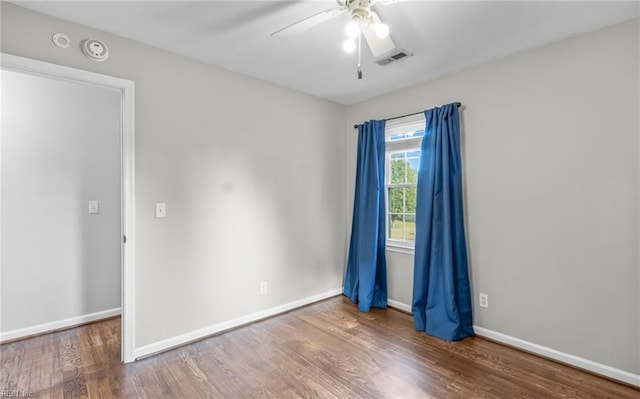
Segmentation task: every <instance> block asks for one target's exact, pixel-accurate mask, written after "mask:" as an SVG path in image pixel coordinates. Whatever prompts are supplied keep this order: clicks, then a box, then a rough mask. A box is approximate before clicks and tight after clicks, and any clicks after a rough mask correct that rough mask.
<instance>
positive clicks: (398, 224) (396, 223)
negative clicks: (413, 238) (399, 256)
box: [389, 215, 404, 240]
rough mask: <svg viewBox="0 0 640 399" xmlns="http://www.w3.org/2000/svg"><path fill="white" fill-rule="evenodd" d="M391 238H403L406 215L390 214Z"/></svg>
mask: <svg viewBox="0 0 640 399" xmlns="http://www.w3.org/2000/svg"><path fill="white" fill-rule="evenodd" d="M389 226H390V232H389V238H390V239H392V240H402V239H403V234H404V215H389Z"/></svg>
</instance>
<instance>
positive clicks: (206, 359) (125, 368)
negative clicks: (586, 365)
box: [0, 297, 640, 399]
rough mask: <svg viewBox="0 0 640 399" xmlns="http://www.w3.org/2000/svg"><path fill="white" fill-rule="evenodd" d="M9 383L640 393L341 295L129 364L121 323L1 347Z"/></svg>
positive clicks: (68, 389) (349, 391) (396, 392)
mask: <svg viewBox="0 0 640 399" xmlns="http://www.w3.org/2000/svg"><path fill="white" fill-rule="evenodd" d="M0 389H8V390H20V391H23V392H31V393H33V395H34V396H33V397H35V398H136V399H138V398H149V399H158V398H187V397H188V398H278V399H280V398H330V399H333V398H367V399H374V398H427V399H428V398H434V399H436V398H437V399H443V398H491V399H495V398H543V399H548V398H552V399H553V398H621V399H625V398H634V399H638V398H640V390H638V389H633V388H631V387H629V386H626V385H623V384H618V383H616V382H613V381H610V380H607V379H604V378H599V377H597V376H594V375H592V374H589V373H586V372H583V371H581V370H578V369H575V368H572V367H568V366H565V365H562V364H559V363H556V362H553V361H550V360H546V359H543V358H540V357H537V356H535V355H532V354H528V353H524V352H521V351H518V350H515V349H513V348H509V347H506V346H503V345H500V344H497V343H495V342H491V341H489V340H485V339H482V338H468V339H465V340H463V341H461V342H446V341H442V340H439V339H437V338H433V337H430V336H428V335H426V334H424V333H419V332H416V331H415V330H414V328H413V322H412V319H411V316H410V315H407V314H404V313H401V312H398V311H395V310H382V309H373V310H372V311H371V312H369V313H362V312H360V311H358V309H357V307H356V306H355V305H353V304H352V303H350V302H349V300H348V299H346V298H344V297H336V298H331V299H329V300H326V301H323V302H319V303H316V304H314V305H310V306H307V307H304V308H301V309H298V310H295V311H292V312H289V313H286V314H283V315H280V316H277V317H274V318H270V319H267V320H263V321H261V322H258V323H254V324H251V325H249V326H245V327H242V328H239V329H236V330H232V331H229V332H226V333H224V334H220V335H218V336H214V337H210V338H207V339H204V340H201V341H199V342H196V343H193V344H190V345H187V346H184V347H180V348H176V349H174V350H171V351H168V352H165V353H161V354H158V355H156V356H152V357H149V358H146V359H142V360H139V361H137V362H135V363H132V364H126V365H124V364H122V363H120V320H119V319H117V318H116V319H109V320H105V321H102V322H98V323H94V324H90V325H86V326H81V327H78V328H74V329H70V330H66V331H60V332H56V333H52V334H48V335H42V336H39V337H34V338H30V339H26V340H23V341H15V342H12V343H8V344H4V345H1V346H0Z"/></svg>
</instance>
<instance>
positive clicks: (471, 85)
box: [346, 19, 640, 374]
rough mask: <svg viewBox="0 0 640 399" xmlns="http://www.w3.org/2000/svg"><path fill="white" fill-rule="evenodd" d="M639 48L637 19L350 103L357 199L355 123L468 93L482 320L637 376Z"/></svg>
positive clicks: (466, 144)
mask: <svg viewBox="0 0 640 399" xmlns="http://www.w3.org/2000/svg"><path fill="white" fill-rule="evenodd" d="M638 46H639V42H638V20H637V19H635V20H632V21H629V22H624V23H622V24H619V25H616V26H613V27H609V28H606V29H603V30H600V31H596V32H593V33H590V34H587V35H583V36H579V37H575V38H572V39H569V40H564V41H562V42H558V43H555V44H551V45H548V46H545V47H542V48H538V49H534V50H531V51H527V52H523V53H521V54H518V55H515V56H512V57H508V58H505V59H502V60H499V61H496V62H492V63H489V64H486V65H484V66H480V67H476V68H473V69H470V70H466V71H463V72H461V73H458V74H455V75H451V76H447V77H444V78H441V79H439V80H436V81H434V82H431V83H427V84H423V85H418V86H415V87H412V88H409V89H406V90H402V91H398V92H395V93H393V94H389V95H385V96H382V97H378V98H375V99H372V100H370V101H367V102H365V103H362V104H357V105H353V106H350V107H349V108H348V110H347V128H346V129H347V137H348V143H347V154H348V160H347V166H348V168H349V173H348V177H347V193H348V194H347V201H346V202H347V204H348V206H351V204H352V198H353V182H354V166H355V156H356V139H357V137H356V134H355V132H354V129H353V127H352V126H353V124H354V123H360V122H362V121H364V120H367V119H373V118H384V117H390V116H394V115H402V114H406V113H408V112H411V111H419V110H422V109H427V108H431V107H434V106H438V105H441V104H445V103H449V102H453V101H461V102H462V103H463V104H464V109H463V110H462V112H461V115H462V122H463V143H462V146H463V162H464V174H465V184H466V186H465V191H466V192H465V194H466V198H465V199H466V223H467V236H468V248H469V251H470V273H471V277H472V290H473V298H474V311H475V312H474V319H475V320H474V321H475V324H476V325H478V326H481V327H485V328H487V329H491V330H494V331H497V332H500V333H503V334H508V335H511V336H513V337H516V338H520V339H523V340H526V341H530V342H533V343H537V344H539V345H543V346H547V347H550V348H553V349H556V350H560V351H563V352H566V353H570V354H573V355H576V356H580V357H583V358H586V359H589V360H592V361H596V362H599V363H603V364H606V365H610V366H613V367H616V368H619V369H622V370H626V371H628V372H631V373H636V374H638V373H640V364H639V362H640V349H639V344H640V342H639V341H640V326H639V324H640V321H639V316H640V297H639V292H640V291H639V287H638V285H639V274H638V269H639V259H638V247H639V241H638V240H639V236H638V227H639V219H638V217H639V212H638V206H639V198H638V190H639V173H638V150H639V148H638V145H639V140H638V138H639V126H638V109H639V108H638V107H639V104H638V92H639V80H638V73H639V65H638ZM390 68H393V66H390ZM388 254H389V257H388V262H389V266H388V270H389V290H390V292H389V296H390V298H391V299H394V300H397V301H399V302H402V303H405V304H410V303H411V290H412V272H413V266H412V265H413V258H412V256H411V255H404V254H399V253H390V252H389V253H388ZM479 292H483V293H487V294H489V305H490V307H489V308H488V309H481V308H479V307H478V306H477V304H478V302H477V301H478V293H479Z"/></svg>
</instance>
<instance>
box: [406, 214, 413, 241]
mask: <svg viewBox="0 0 640 399" xmlns="http://www.w3.org/2000/svg"><path fill="white" fill-rule="evenodd" d="M404 220H405V222H404V228H405V240H407V241H415V240H416V217H415V215H405V217H404Z"/></svg>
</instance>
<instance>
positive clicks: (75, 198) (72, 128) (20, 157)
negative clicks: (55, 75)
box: [0, 71, 121, 333]
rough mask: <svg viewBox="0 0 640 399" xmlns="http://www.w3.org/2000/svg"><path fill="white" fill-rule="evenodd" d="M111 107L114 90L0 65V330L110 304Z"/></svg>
mask: <svg viewBox="0 0 640 399" xmlns="http://www.w3.org/2000/svg"><path fill="white" fill-rule="evenodd" d="M120 108H121V105H120V93H119V92H117V91H114V90H108V89H105V88H100V87H96V86H89V85H82V84H78V83H71V82H66V81H60V80H54V79H50V78H44V77H38V76H32V75H27V74H23V73H18V72H11V71H2V164H1V168H0V170H2V177H1V180H0V181H1V182H2V184H1V189H2V243H1V245H2V258H1V262H2V263H1V265H2V267H1V272H2V286H1V291H0V294H1V295H0V301H1V304H2V305H1V308H0V313H1V316H2V318H1V331H2V332H3V333H6V332H8V331H14V330H19V329H23V328H27V327H34V326H37V325H40V324H45V323H49V322H56V321H60V320H64V319H68V318H73V317H79V316H84V315H88V314H91V313H96V312H100V311H105V310H112V309H114V308H119V307H120ZM90 200H98V201H100V213H99V214H91V215H90V214H89V213H88V201H90Z"/></svg>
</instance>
